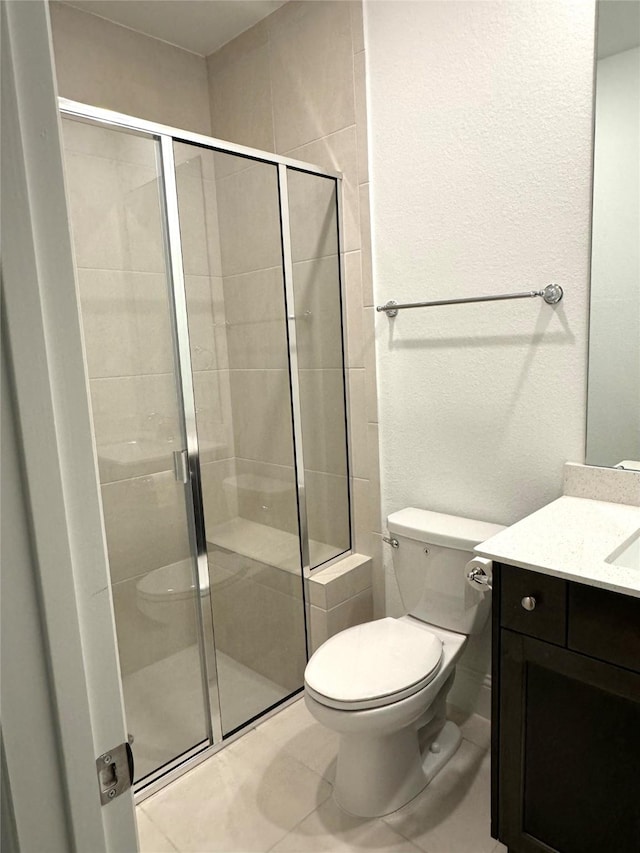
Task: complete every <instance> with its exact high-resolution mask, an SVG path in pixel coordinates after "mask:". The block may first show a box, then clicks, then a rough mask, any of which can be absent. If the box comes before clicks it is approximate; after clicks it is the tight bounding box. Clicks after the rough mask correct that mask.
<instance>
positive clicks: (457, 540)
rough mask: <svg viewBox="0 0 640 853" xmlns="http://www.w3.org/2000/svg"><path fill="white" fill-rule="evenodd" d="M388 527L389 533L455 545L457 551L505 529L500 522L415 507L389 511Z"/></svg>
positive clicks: (471, 547) (432, 543)
mask: <svg viewBox="0 0 640 853" xmlns="http://www.w3.org/2000/svg"><path fill="white" fill-rule="evenodd" d="M387 527H388V528H389V533H391V534H392V535H395V536H406V537H407V538H409V539H416V540H417V541H418V542H429V543H430V544H431V545H440V546H443V547H445V548H457V549H458V550H459V551H472V550H473V549H474V548H475V547H476V545H479V544H480V543H481V542H484V541H485V540H486V539H489V538H490V537H491V536H495V535H496V533H500V531H501V530H504V526H503V525H502V524H491V523H490V522H488V521H478V520H476V519H474V518H462V517H461V516H458V515H446V514H445V513H442V512H431V511H430V510H426V509H417V508H416V507H407V509H401V510H398V512H392V513H391V515H390V516H389V517H388V518H387Z"/></svg>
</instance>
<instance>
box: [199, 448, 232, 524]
mask: <svg viewBox="0 0 640 853" xmlns="http://www.w3.org/2000/svg"><path fill="white" fill-rule="evenodd" d="M200 471H201V476H202V504H203V506H204V523H205V528H206V529H207V530H210V529H212V528H213V527H215V526H216V525H218V524H222V523H223V522H225V521H229V520H230V519H231V518H235V517H236V516H237V515H238V498H237V494H236V490H235V489H234V487H233V477H234V475H235V462H234V460H233V459H223V460H221V461H219V462H207V463H205V464H203V465H202V466H201V468H200Z"/></svg>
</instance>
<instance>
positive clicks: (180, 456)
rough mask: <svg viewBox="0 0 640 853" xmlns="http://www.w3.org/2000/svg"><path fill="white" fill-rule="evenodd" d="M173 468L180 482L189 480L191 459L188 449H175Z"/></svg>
mask: <svg viewBox="0 0 640 853" xmlns="http://www.w3.org/2000/svg"><path fill="white" fill-rule="evenodd" d="M173 470H174V473H175V475H176V480H177V481H178V482H179V483H188V482H189V459H188V457H187V451H186V450H174V451H173Z"/></svg>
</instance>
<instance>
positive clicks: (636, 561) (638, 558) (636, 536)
mask: <svg viewBox="0 0 640 853" xmlns="http://www.w3.org/2000/svg"><path fill="white" fill-rule="evenodd" d="M605 562H606V563H613V564H614V565H615V566H620V567H621V568H624V569H638V570H640V528H638V530H636V532H635V533H632V534H631V536H630V537H629V538H628V539H626V540H625V541H624V542H623V543H622V545H619V546H618V547H617V548H616V550H615V551H612V552H611V554H609V556H608V557H607V558H606V560H605Z"/></svg>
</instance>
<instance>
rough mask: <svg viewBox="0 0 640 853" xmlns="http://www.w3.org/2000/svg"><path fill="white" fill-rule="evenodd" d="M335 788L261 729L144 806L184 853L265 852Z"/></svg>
mask: <svg viewBox="0 0 640 853" xmlns="http://www.w3.org/2000/svg"><path fill="white" fill-rule="evenodd" d="M330 793H331V786H330V785H329V784H328V783H327V782H326V781H325V780H324V779H322V777H321V776H320V775H319V774H317V773H315V772H313V771H312V770H310V769H309V768H308V767H306V766H305V765H304V764H302V763H301V762H299V761H297V760H296V759H295V758H293V756H291V755H289V754H288V753H287V752H286V751H285V750H283V749H282V748H280V747H278V746H277V745H276V744H275V743H273V741H271V740H270V739H269V738H267V737H265V736H264V735H263V734H261V733H259V732H258V731H257V730H256V731H252V732H249V734H247V735H245V736H244V737H243V738H241V739H240V740H238V741H236V742H235V743H233V744H231V745H230V746H228V747H227V748H226V749H224V750H222V751H221V752H219V753H218V754H217V755H215V756H213V757H212V758H210V759H208V760H207V761H205V762H203V763H202V764H201V765H199V766H198V767H196V768H194V769H193V770H191V771H190V772H189V773H187V774H185V775H184V776H182V777H181V778H180V779H178V780H176V781H175V782H173V783H172V784H170V785H168V786H167V787H166V788H164V789H163V790H162V791H159V792H158V793H157V794H155V795H154V796H153V797H150V798H149V799H148V800H146V801H145V802H144V803H143V805H142V809H143V812H144V813H145V814H146V816H147V817H150V818H151V819H152V820H153V822H154V823H155V824H156V826H158V827H159V828H160V829H161V830H162V831H163V832H164V833H165V835H166V836H167V837H168V838H169V839H170V840H171V841H172V843H173V844H174V845H175V847H176V848H177V849H178V850H179V851H180V853H187V851H198V853H203V851H207V853H215V851H221V853H222V852H223V853H240V851H242V853H248V851H265V850H268V849H269V848H270V847H272V846H273V845H274V844H276V843H277V842H278V841H279V840H280V839H282V838H283V837H284V836H285V835H286V834H287V833H288V832H289V831H290V830H291V829H293V828H294V827H295V826H296V825H297V824H298V823H299V822H300V821H301V820H302V819H303V818H304V817H306V816H307V815H308V814H309V813H310V812H312V811H314V810H315V809H316V808H318V806H319V805H321V803H322V802H324V800H326V799H327V798H328V797H329V795H330Z"/></svg>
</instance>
